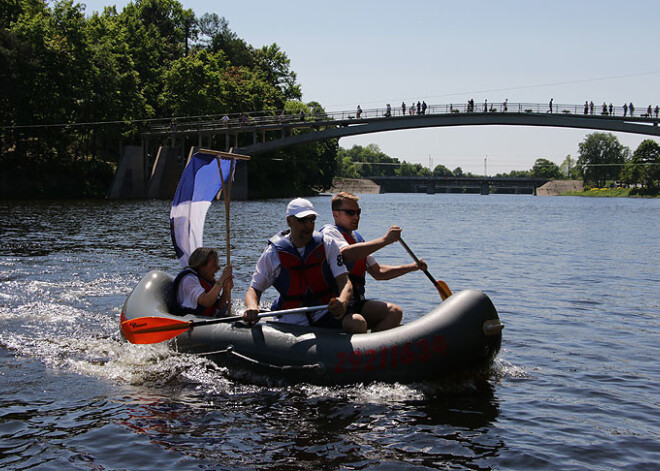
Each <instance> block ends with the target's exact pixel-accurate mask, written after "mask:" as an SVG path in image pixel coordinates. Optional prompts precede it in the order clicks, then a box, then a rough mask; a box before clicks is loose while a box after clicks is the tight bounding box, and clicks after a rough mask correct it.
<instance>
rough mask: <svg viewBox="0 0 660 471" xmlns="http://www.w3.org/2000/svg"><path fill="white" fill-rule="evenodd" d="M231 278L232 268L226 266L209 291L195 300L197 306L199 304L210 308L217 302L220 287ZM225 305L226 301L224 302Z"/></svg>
mask: <svg viewBox="0 0 660 471" xmlns="http://www.w3.org/2000/svg"><path fill="white" fill-rule="evenodd" d="M231 277H232V267H231V265H227V266H226V267H225V268H224V269H223V270H222V274H221V275H220V279H218V281H217V282H216V283H215V284H214V285H213V287H211V289H210V290H208V291H206V292H204V293H202V294H200V295H199V298H197V304H201V305H202V306H204V307H211V306H213V305H214V304H215V303H217V302H218V296H220V291H222V286H223V285H224V284H225V282H226V281H227V280H228V279H230V278H231ZM225 303H226V301H225Z"/></svg>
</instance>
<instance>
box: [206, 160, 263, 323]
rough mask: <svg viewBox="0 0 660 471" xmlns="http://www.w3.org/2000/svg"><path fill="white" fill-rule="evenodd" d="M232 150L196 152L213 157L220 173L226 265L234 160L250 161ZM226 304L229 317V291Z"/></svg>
mask: <svg viewBox="0 0 660 471" xmlns="http://www.w3.org/2000/svg"><path fill="white" fill-rule="evenodd" d="M233 150H234V149H233V148H231V149H229V152H221V151H217V150H212V149H198V152H200V153H203V154H210V155H215V158H216V161H217V162H218V171H219V172H220V180H221V182H222V189H221V193H223V196H224V200H225V233H226V237H225V238H226V243H227V249H226V252H227V265H229V264H230V263H231V234H230V231H229V228H230V227H229V226H230V224H229V206H230V202H231V184H232V179H233V176H234V170H235V168H236V160H237V159H239V160H250V156H248V155H241V154H234V153H233V152H232V151H233ZM223 159H226V160H229V161H230V167H229V175H227V181H226V183H227V184H226V185H225V175H223V172H222V160H223ZM216 199H220V193H218V195H217V196H216ZM227 304H228V313H229V314H230V315H231V290H230V291H228V292H227Z"/></svg>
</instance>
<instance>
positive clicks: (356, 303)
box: [346, 299, 369, 314]
mask: <svg viewBox="0 0 660 471" xmlns="http://www.w3.org/2000/svg"><path fill="white" fill-rule="evenodd" d="M367 301H369V300H368V299H351V302H350V303H348V309H347V311H346V312H350V313H357V314H362V309H364V304H365V303H366V302H367Z"/></svg>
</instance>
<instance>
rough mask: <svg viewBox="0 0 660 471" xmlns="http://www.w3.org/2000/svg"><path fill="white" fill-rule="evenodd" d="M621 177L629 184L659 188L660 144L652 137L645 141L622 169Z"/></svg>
mask: <svg viewBox="0 0 660 471" xmlns="http://www.w3.org/2000/svg"><path fill="white" fill-rule="evenodd" d="M621 179H622V180H623V181H624V182H625V183H627V184H629V185H633V184H637V183H639V184H641V185H642V187H643V188H647V189H656V190H657V189H658V187H659V186H660V145H659V144H658V143H657V142H655V141H653V140H651V139H646V140H645V141H643V142H642V143H641V144H640V145H639V146H638V147H637V149H636V150H635V153H634V154H633V156H632V158H631V159H630V160H629V161H628V162H626V165H625V166H624V167H623V169H622V170H621Z"/></svg>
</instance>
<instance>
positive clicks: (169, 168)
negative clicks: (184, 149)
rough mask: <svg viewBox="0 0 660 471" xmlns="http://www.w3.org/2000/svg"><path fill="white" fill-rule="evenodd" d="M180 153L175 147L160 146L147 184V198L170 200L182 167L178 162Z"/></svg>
mask: <svg viewBox="0 0 660 471" xmlns="http://www.w3.org/2000/svg"><path fill="white" fill-rule="evenodd" d="M179 155H180V152H179V149H177V148H175V147H164V146H161V147H160V148H159V149H158V155H157V156H156V161H155V162H154V167H153V169H152V171H151V177H150V178H149V182H148V183H147V198H149V199H172V198H173V197H174V193H175V192H176V187H177V185H178V184H179V178H180V177H181V172H182V171H183V166H182V164H181V162H179V159H178V157H179Z"/></svg>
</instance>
